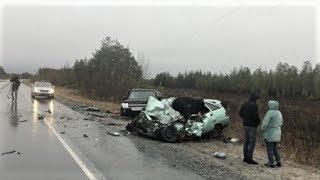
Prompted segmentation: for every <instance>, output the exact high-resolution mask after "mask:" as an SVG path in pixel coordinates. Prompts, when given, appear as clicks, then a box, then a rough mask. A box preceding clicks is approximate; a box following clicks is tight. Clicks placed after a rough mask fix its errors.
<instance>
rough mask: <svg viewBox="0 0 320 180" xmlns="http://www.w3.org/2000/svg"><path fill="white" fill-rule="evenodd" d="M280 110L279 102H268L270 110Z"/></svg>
mask: <svg viewBox="0 0 320 180" xmlns="http://www.w3.org/2000/svg"><path fill="white" fill-rule="evenodd" d="M278 109H279V103H278V101H273V100H270V101H269V102H268V110H278Z"/></svg>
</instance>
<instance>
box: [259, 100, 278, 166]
mask: <svg viewBox="0 0 320 180" xmlns="http://www.w3.org/2000/svg"><path fill="white" fill-rule="evenodd" d="M278 108H279V103H278V102H277V101H272V100H271V101H269V102H268V112H267V113H266V115H265V116H264V118H263V120H262V123H261V130H262V132H263V137H264V139H265V141H266V147H267V154H268V159H269V162H268V163H267V164H266V166H268V167H271V168H274V167H275V166H278V167H281V158H280V153H279V150H278V143H279V141H280V140H281V126H282V123H283V118H282V113H281V112H280V111H279V110H278ZM274 157H275V159H276V163H275V161H274Z"/></svg>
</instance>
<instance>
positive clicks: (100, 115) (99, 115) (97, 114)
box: [90, 113, 106, 118]
mask: <svg viewBox="0 0 320 180" xmlns="http://www.w3.org/2000/svg"><path fill="white" fill-rule="evenodd" d="M90 115H92V116H96V117H100V118H104V117H106V115H103V114H100V113H90Z"/></svg>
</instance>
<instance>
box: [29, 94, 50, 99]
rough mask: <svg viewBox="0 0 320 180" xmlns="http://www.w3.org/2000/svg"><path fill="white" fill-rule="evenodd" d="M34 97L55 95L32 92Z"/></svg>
mask: <svg viewBox="0 0 320 180" xmlns="http://www.w3.org/2000/svg"><path fill="white" fill-rule="evenodd" d="M31 96H32V97H39V96H41V97H49V98H53V97H54V94H52V93H32V94H31Z"/></svg>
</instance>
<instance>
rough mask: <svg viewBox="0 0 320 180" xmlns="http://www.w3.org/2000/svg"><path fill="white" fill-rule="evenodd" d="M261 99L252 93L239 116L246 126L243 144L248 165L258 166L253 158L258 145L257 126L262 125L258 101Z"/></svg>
mask: <svg viewBox="0 0 320 180" xmlns="http://www.w3.org/2000/svg"><path fill="white" fill-rule="evenodd" d="M259 98H260V96H259V93H258V92H255V93H252V94H251V96H250V99H249V100H248V101H247V102H244V103H243V104H242V106H241V109H240V112H239V115H240V117H241V118H242V119H243V126H244V134H245V139H244V144H243V156H244V159H243V162H246V163H248V164H258V162H256V161H254V160H253V158H252V155H253V151H254V148H255V145H256V136H257V126H258V125H259V123H260V117H259V110H258V105H257V100H258V99H259Z"/></svg>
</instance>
